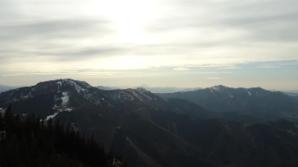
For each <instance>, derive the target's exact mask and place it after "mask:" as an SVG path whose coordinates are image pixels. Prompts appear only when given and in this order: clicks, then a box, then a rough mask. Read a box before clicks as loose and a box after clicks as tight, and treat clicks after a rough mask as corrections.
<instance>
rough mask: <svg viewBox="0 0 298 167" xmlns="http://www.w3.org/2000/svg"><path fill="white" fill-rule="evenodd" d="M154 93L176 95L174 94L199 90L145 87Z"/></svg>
mask: <svg viewBox="0 0 298 167" xmlns="http://www.w3.org/2000/svg"><path fill="white" fill-rule="evenodd" d="M144 88H145V89H147V90H149V91H151V92H152V93H174V92H186V91H193V90H197V89H199V88H175V87H147V86H145V87H144Z"/></svg>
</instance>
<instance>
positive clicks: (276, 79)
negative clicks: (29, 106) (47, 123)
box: [0, 0, 298, 91]
mask: <svg viewBox="0 0 298 167" xmlns="http://www.w3.org/2000/svg"><path fill="white" fill-rule="evenodd" d="M297 16H298V1H295V0H284V1H279V0H265V1H257V0H244V1H237V0H186V1H179V0H151V1H144V0H125V1H117V0H109V1H103V0H85V1H79V0H42V1H36V0H0V19H1V23H0V30H1V31H0V44H1V48H0V85H10V86H28V85H34V84H35V83H37V82H40V81H46V80H52V79H59V78H74V79H78V80H84V81H87V82H88V83H90V84H92V85H94V86H97V85H103V86H113V87H138V86H142V85H147V86H150V87H176V88H196V87H202V88H204V87H210V86H214V85H226V86H230V87H263V88H266V89H270V90H282V91H291V90H298V77H297V76H298V75H297V74H298V29H297V26H298V21H297Z"/></svg>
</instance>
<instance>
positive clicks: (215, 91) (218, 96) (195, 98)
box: [159, 85, 298, 118]
mask: <svg viewBox="0 0 298 167" xmlns="http://www.w3.org/2000/svg"><path fill="white" fill-rule="evenodd" d="M159 95H160V96H161V97H164V98H166V99H169V98H177V99H184V100H188V101H190V102H193V103H196V104H198V105H200V106H202V107H204V108H206V109H208V110H210V111H214V112H235V113H238V114H239V113H241V114H246V115H247V114H249V115H254V116H262V117H267V118H268V117H277V118H280V117H283V118H293V117H296V116H297V112H298V103H297V101H296V100H295V99H294V98H293V97H291V96H288V95H286V94H284V93H282V92H272V91H268V90H265V89H262V88H249V89H246V88H229V87H225V86H222V85H219V86H214V87H210V88H206V89H200V90H195V91H189V92H177V93H169V94H159Z"/></svg>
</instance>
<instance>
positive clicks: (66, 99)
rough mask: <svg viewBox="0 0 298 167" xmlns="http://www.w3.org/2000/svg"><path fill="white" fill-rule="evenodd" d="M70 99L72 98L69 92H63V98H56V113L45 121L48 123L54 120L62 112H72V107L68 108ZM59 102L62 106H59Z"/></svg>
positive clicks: (54, 107) (54, 108)
mask: <svg viewBox="0 0 298 167" xmlns="http://www.w3.org/2000/svg"><path fill="white" fill-rule="evenodd" d="M69 98H70V97H69V93H68V92H62V93H61V97H57V96H56V97H55V103H56V104H55V105H54V106H53V108H52V109H53V110H55V111H56V112H55V113H53V114H51V115H48V116H47V117H46V119H45V120H46V121H48V120H50V119H54V118H55V117H56V116H57V115H58V114H59V113H61V112H71V111H72V110H73V109H72V108H71V107H68V103H69ZM59 102H60V104H57V103H59Z"/></svg>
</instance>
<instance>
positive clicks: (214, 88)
mask: <svg viewBox="0 0 298 167" xmlns="http://www.w3.org/2000/svg"><path fill="white" fill-rule="evenodd" d="M228 88H229V87H226V86H224V85H216V86H212V87H210V88H208V89H210V90H213V91H222V90H225V89H228Z"/></svg>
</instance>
